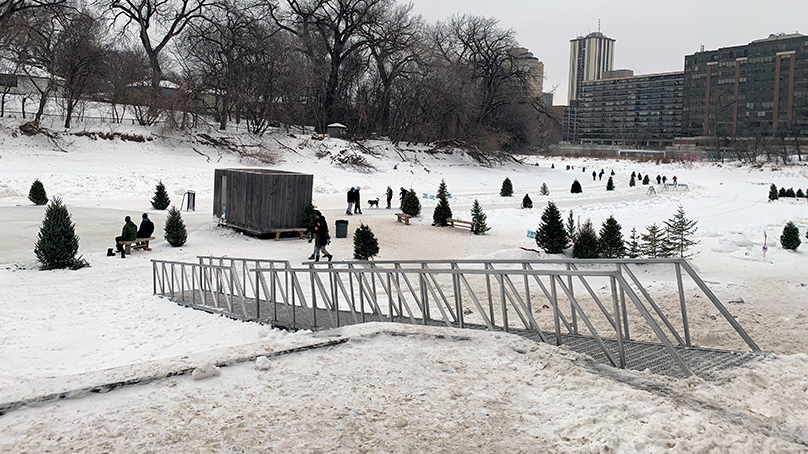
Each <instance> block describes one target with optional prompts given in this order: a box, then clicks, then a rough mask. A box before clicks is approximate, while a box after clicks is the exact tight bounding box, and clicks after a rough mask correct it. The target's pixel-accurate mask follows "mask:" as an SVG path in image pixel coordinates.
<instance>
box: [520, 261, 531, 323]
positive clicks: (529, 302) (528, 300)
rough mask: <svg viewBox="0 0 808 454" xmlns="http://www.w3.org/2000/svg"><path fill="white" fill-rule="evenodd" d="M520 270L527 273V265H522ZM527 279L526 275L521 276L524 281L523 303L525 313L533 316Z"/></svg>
mask: <svg viewBox="0 0 808 454" xmlns="http://www.w3.org/2000/svg"><path fill="white" fill-rule="evenodd" d="M522 269H523V270H525V271H527V263H523V264H522ZM528 277H529V276H528V275H527V274H525V275H524V276H523V280H524V281H525V301H526V302H527V313H528V314H533V305H532V302H531V301H530V281H529V279H528Z"/></svg>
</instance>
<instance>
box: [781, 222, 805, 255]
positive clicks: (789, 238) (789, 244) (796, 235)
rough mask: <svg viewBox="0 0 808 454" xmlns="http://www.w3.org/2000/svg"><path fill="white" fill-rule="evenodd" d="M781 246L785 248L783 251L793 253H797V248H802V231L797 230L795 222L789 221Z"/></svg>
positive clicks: (782, 236)
mask: <svg viewBox="0 0 808 454" xmlns="http://www.w3.org/2000/svg"><path fill="white" fill-rule="evenodd" d="M780 244H781V245H782V246H783V249H789V250H792V251H796V250H797V248H798V247H800V229H799V228H797V226H796V225H794V223H793V222H791V221H788V224H786V226H785V227H783V234H782V235H780Z"/></svg>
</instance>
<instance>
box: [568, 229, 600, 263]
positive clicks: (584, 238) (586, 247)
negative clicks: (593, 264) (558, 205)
mask: <svg viewBox="0 0 808 454" xmlns="http://www.w3.org/2000/svg"><path fill="white" fill-rule="evenodd" d="M598 255H600V242H599V241H598V234H597V232H595V228H594V227H592V221H590V220H589V219H587V220H586V222H584V223H583V224H582V225H581V228H580V229H578V235H576V236H575V243H574V244H573V246H572V256H573V257H574V258H576V259H596V258H598Z"/></svg>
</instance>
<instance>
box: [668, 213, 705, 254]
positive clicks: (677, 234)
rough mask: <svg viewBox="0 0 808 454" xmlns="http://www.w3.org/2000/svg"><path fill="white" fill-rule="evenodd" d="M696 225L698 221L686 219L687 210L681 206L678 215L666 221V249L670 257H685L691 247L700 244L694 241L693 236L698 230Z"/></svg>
mask: <svg viewBox="0 0 808 454" xmlns="http://www.w3.org/2000/svg"><path fill="white" fill-rule="evenodd" d="M696 224H698V221H691V220H690V219H688V218H687V217H685V210H684V209H683V208H682V206H681V205H680V206H679V210H678V211H677V212H676V214H675V215H673V217H672V218H670V219H669V220H667V221H665V243H664V249H665V250H666V251H667V252H668V254H669V255H678V256H679V257H684V256H685V252H687V250H688V249H689V248H690V247H691V246H694V245H696V244H699V242H698V241H693V240H692V237H693V234H694V233H696V231H697V230H698V227H696Z"/></svg>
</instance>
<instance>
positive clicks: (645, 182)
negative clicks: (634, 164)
mask: <svg viewBox="0 0 808 454" xmlns="http://www.w3.org/2000/svg"><path fill="white" fill-rule="evenodd" d="M650 182H651V180H649V179H648V174H647V173H646V174H645V176H644V177H642V184H643V186H648V183H650Z"/></svg>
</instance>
